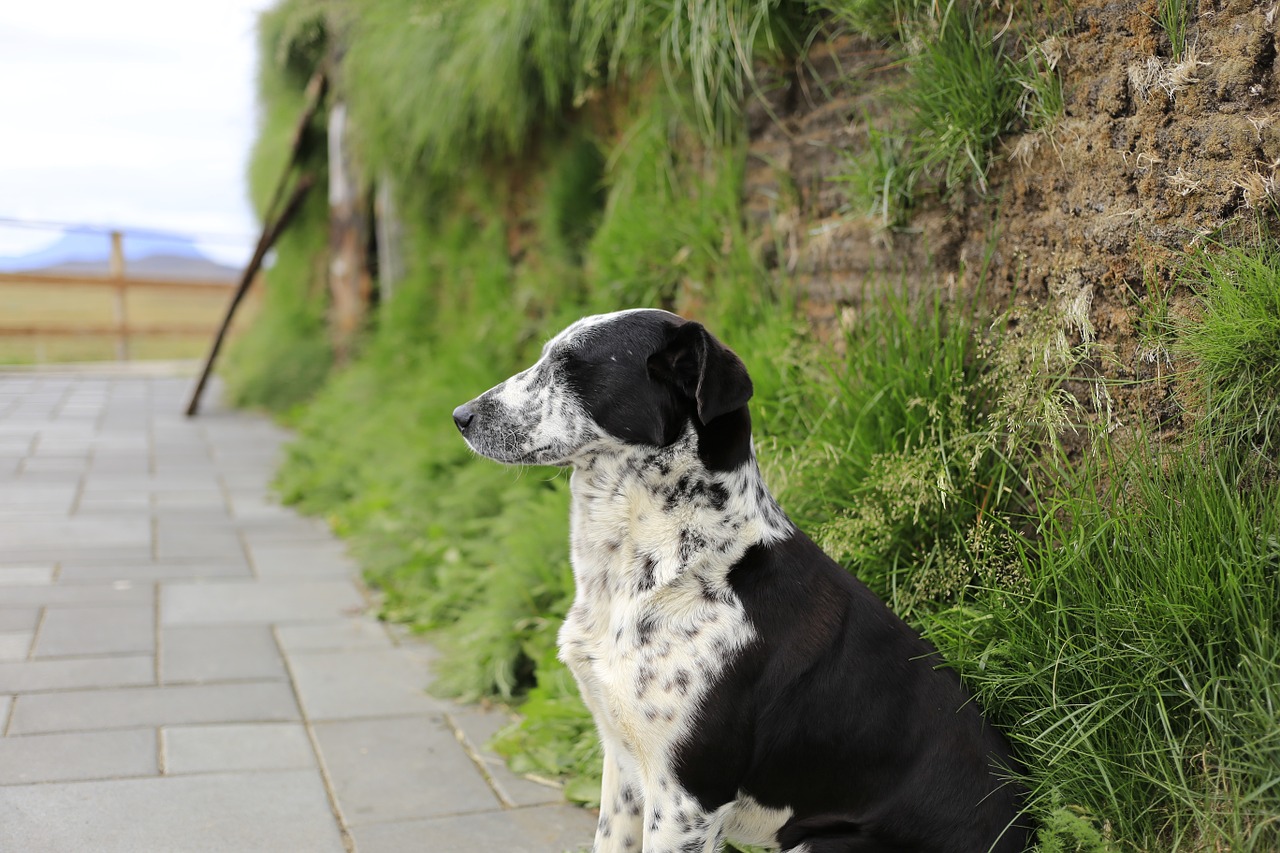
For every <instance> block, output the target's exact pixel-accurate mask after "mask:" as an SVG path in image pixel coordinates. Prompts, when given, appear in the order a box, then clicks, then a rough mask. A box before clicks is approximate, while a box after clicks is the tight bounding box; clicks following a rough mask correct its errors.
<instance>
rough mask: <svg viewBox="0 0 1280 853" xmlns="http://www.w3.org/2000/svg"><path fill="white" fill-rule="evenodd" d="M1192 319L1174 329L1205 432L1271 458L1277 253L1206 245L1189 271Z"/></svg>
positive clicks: (1279, 367)
mask: <svg viewBox="0 0 1280 853" xmlns="http://www.w3.org/2000/svg"><path fill="white" fill-rule="evenodd" d="M1184 283H1185V284H1187V285H1188V286H1189V287H1190V288H1191V289H1192V291H1193V292H1194V293H1195V294H1196V295H1197V296H1198V298H1199V302H1200V306H1201V307H1200V309H1199V310H1198V311H1197V312H1196V316H1194V317H1188V318H1186V319H1184V320H1182V321H1181V322H1180V323H1178V324H1177V335H1178V338H1179V341H1180V343H1179V345H1178V346H1177V352H1178V353H1179V354H1180V355H1182V356H1184V357H1186V358H1187V359H1189V360H1190V368H1189V370H1190V379H1191V381H1192V382H1193V383H1194V385H1195V387H1196V389H1197V390H1198V392H1199V394H1198V396H1199V397H1200V408H1201V409H1202V411H1203V413H1204V417H1205V421H1206V425H1207V427H1208V428H1209V429H1210V430H1211V431H1213V432H1215V433H1218V434H1226V435H1229V436H1231V437H1232V438H1233V440H1235V441H1237V442H1238V443H1239V444H1241V445H1243V446H1244V447H1251V448H1253V451H1254V452H1257V453H1261V454H1263V455H1265V456H1268V457H1271V458H1274V456H1275V452H1276V449H1277V446H1278V445H1277V442H1278V441H1280V250H1277V249H1276V247H1275V245H1274V244H1273V243H1271V242H1270V241H1268V242H1266V243H1265V244H1264V245H1262V246H1260V247H1211V248H1209V249H1206V250H1204V251H1202V252H1201V253H1200V254H1199V255H1198V256H1197V257H1196V258H1194V259H1193V262H1192V263H1191V264H1190V265H1189V266H1188V269H1187V271H1186V273H1185V275H1184Z"/></svg>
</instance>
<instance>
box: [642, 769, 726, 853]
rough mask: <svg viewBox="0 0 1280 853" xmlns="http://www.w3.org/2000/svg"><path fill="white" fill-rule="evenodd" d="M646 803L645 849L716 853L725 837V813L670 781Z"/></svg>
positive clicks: (646, 852) (664, 852) (661, 852)
mask: <svg viewBox="0 0 1280 853" xmlns="http://www.w3.org/2000/svg"><path fill="white" fill-rule="evenodd" d="M654 793H656V794H657V795H656V796H650V797H649V798H648V800H647V801H646V802H645V806H644V848H643V853H716V851H717V850H719V849H720V842H721V841H722V840H723V824H724V819H723V816H722V815H720V814H718V813H716V812H708V811H704V810H703V809H702V807H701V806H699V805H698V802H697V801H696V800H694V799H693V797H690V796H689V795H688V794H686V793H685V792H684V791H681V790H680V789H678V788H675V787H673V786H671V785H670V783H668V786H667V787H666V790H663V786H659V790H658V791H657V792H654Z"/></svg>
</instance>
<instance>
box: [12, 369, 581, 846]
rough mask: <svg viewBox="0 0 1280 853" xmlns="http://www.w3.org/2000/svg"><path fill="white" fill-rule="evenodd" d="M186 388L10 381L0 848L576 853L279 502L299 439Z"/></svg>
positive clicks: (575, 817)
mask: <svg viewBox="0 0 1280 853" xmlns="http://www.w3.org/2000/svg"><path fill="white" fill-rule="evenodd" d="M153 373H154V372H153ZM188 389H189V381H188V380H185V379H181V378H170V377H166V376H163V375H158V374H155V375H147V376H137V375H123V374H120V375H117V374H112V373H110V372H108V373H95V374H93V375H88V374H73V373H68V374H57V373H48V374H46V373H8V374H6V373H3V372H0V850H23V851H34V852H35V853H41V851H58V852H59V853H61V851H66V850H94V851H108V853H110V851H138V850H165V851H203V850H208V851H219V852H220V851H226V850H235V851H257V850H261V851H272V853H275V851H317V853H324V852H325V851H334V853H342V851H346V853H397V851H426V850H430V851H441V853H450V851H468V853H470V852H471V851H490V850H493V851H505V852H506V853H564V851H576V850H579V849H581V848H582V847H584V846H585V845H586V844H587V843H588V842H589V840H590V838H591V836H592V833H593V831H594V825H595V818H594V816H593V815H592V814H591V813H589V812H585V811H583V810H580V809H577V808H573V807H571V806H567V805H564V804H563V803H562V802H561V798H560V793H559V792H558V791H557V790H555V789H553V788H549V787H547V786H545V785H543V784H538V783H536V782H534V781H531V780H528V779H523V778H521V777H519V776H517V775H516V774H513V773H511V772H510V771H509V770H508V769H507V768H506V766H505V765H504V764H503V763H502V762H501V761H500V760H499V759H497V757H496V756H494V755H492V753H490V752H489V751H488V750H487V749H486V747H485V744H486V743H487V741H488V740H489V739H490V737H491V736H492V735H493V733H494V732H495V731H497V729H498V728H500V727H501V726H503V725H505V724H506V722H507V717H506V716H505V715H504V714H502V713H499V712H497V711H493V710H483V709H479V708H466V707H460V706H457V705H455V704H454V703H451V702H445V701H442V700H439V699H436V698H433V697H431V696H430V695H428V694H427V693H426V691H425V688H426V686H427V684H428V682H429V680H430V677H431V675H430V666H431V663H432V661H433V659H434V654H433V652H432V650H431V649H430V647H428V646H424V645H421V644H419V643H416V642H414V641H412V640H411V639H408V638H407V637H406V636H405V635H404V634H403V633H401V632H396V631H389V630H387V628H386V627H385V626H383V625H381V624H380V623H379V622H377V620H376V619H374V618H373V617H372V616H371V615H370V612H371V608H370V605H369V602H368V600H367V597H366V592H365V589H364V587H363V586H362V585H361V583H360V582H359V579H358V577H357V576H356V574H357V569H356V566H355V565H354V563H353V562H352V560H351V559H350V557H349V556H348V555H347V554H346V551H345V549H344V547H343V544H342V543H341V542H339V541H337V540H336V539H335V538H334V537H333V536H332V535H331V534H330V533H329V531H328V529H327V528H326V527H325V525H324V524H323V523H322V522H320V521H318V520H316V519H310V518H303V517H300V516H298V515H297V514H296V513H294V512H293V511H292V510H291V509H289V508H287V507H282V506H280V505H279V503H278V502H277V501H276V499H275V497H274V496H273V495H272V494H271V493H270V491H269V487H268V484H269V483H270V481H271V478H272V476H273V474H274V470H275V466H276V465H277V464H278V463H279V460H280V459H281V458H282V450H281V447H282V445H283V443H284V442H285V441H286V440H287V438H288V436H287V434H286V433H285V432H284V431H282V430H280V429H278V428H277V427H276V426H275V425H273V424H272V423H270V422H269V421H267V420H265V419H264V418H261V417H259V416H255V415H247V414H241V413H232V412H227V411H225V410H222V409H220V408H218V406H217V405H216V404H212V405H206V406H205V410H204V413H203V414H202V415H201V416H200V417H198V418H196V419H194V420H188V419H187V418H184V417H183V416H182V415H181V414H180V411H181V408H182V404H183V402H184V400H185V397H186V394H187V393H188Z"/></svg>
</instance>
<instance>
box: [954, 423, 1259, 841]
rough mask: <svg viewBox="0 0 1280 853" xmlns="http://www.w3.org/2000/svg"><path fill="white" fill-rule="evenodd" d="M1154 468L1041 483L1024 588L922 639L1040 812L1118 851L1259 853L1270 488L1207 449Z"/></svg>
mask: <svg viewBox="0 0 1280 853" xmlns="http://www.w3.org/2000/svg"><path fill="white" fill-rule="evenodd" d="M1153 454H1154V451H1153V450H1151V451H1149V450H1148V449H1146V448H1143V449H1141V450H1139V451H1135V452H1133V453H1132V454H1131V455H1128V456H1121V457H1118V458H1117V457H1112V458H1105V457H1093V458H1090V459H1087V460H1085V461H1084V462H1079V461H1075V462H1073V463H1072V464H1071V466H1070V468H1056V469H1054V470H1052V471H1051V472H1050V473H1051V474H1052V477H1051V479H1049V480H1048V481H1046V482H1048V483H1050V484H1051V488H1044V487H1042V488H1040V489H1038V490H1037V492H1036V493H1035V495H1034V497H1035V504H1034V507H1033V509H1034V513H1033V514H1032V515H1031V516H1030V518H1029V519H1027V524H1028V525H1029V526H1030V527H1031V530H1030V535H1029V536H1024V537H1020V545H1019V563H1020V566H1021V569H1022V572H1023V574H1024V577H1025V582H1024V583H1023V584H1021V585H1018V586H1013V587H1005V588H998V587H988V588H982V589H980V590H977V591H975V594H974V597H973V600H972V601H971V602H969V603H967V604H966V605H965V606H964V607H957V608H955V609H953V610H950V611H947V612H944V613H941V614H939V615H937V616H935V617H933V618H932V619H931V620H930V624H931V629H932V630H931V632H930V633H931V634H932V636H933V638H934V639H935V640H936V641H938V643H939V645H940V646H941V648H942V650H943V653H944V655H945V656H946V657H947V658H948V659H949V660H951V661H952V662H953V663H956V664H957V665H958V666H959V668H960V670H961V672H962V674H963V675H964V676H965V677H966V679H967V680H968V682H969V683H970V684H971V685H973V686H974V687H975V688H976V689H977V692H978V694H979V697H980V699H981V700H982V701H983V703H984V705H985V706H986V707H987V708H988V709H989V711H991V712H992V713H993V714H994V716H995V718H996V719H998V720H1000V721H1001V722H1002V723H1003V724H1004V725H1005V727H1006V730H1007V731H1008V732H1009V733H1010V734H1011V737H1012V738H1013V740H1014V743H1015V748H1016V749H1017V750H1018V752H1019V753H1020V755H1021V757H1022V759H1023V760H1024V761H1025V762H1026V763H1027V765H1028V770H1029V773H1030V776H1031V778H1032V780H1033V784H1034V786H1035V790H1036V798H1037V800H1038V802H1039V803H1040V806H1041V809H1042V810H1043V811H1044V812H1047V813H1054V812H1056V811H1062V810H1065V813H1064V814H1062V815H1060V816H1059V818H1058V819H1059V821H1060V822H1063V823H1064V824H1070V823H1071V822H1072V821H1071V820H1070V819H1069V816H1070V815H1072V814H1074V815H1075V816H1076V817H1077V818H1080V817H1081V816H1083V817H1085V818H1087V819H1088V820H1089V821H1090V822H1092V823H1094V824H1095V825H1096V826H1098V827H1103V826H1105V827H1106V829H1107V832H1106V833H1105V834H1106V836H1107V837H1108V838H1109V839H1110V842H1111V844H1114V845H1115V846H1116V847H1118V848H1119V849H1127V850H1155V849H1159V850H1258V851H1262V850H1271V849H1275V845H1276V844H1278V843H1280V722H1278V719H1280V718H1278V717H1277V710H1280V705H1277V701H1278V700H1280V571H1278V570H1280V514H1278V513H1276V512H1275V511H1274V510H1275V507H1276V506H1277V500H1278V499H1280V490H1278V489H1277V487H1276V486H1275V484H1274V483H1271V484H1266V483H1264V482H1263V481H1262V480H1261V479H1259V478H1241V477H1240V476H1239V474H1238V471H1237V470H1236V469H1235V467H1234V465H1233V463H1232V462H1231V461H1230V460H1229V459H1223V458H1222V457H1220V456H1218V455H1217V454H1216V453H1215V452H1214V451H1213V450H1212V449H1211V448H1204V455H1201V456H1199V457H1198V456H1197V455H1196V454H1189V455H1184V454H1178V455H1176V456H1172V457H1168V458H1162V457H1160V456H1156V455H1153ZM1058 461H1059V462H1063V463H1065V461H1066V460H1058ZM1086 849H1110V845H1091V846H1089V847H1087V848H1086Z"/></svg>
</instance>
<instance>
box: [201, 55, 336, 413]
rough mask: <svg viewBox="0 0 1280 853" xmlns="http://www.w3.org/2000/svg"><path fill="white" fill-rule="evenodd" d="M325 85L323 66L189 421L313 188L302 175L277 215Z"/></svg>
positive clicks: (311, 179)
mask: <svg viewBox="0 0 1280 853" xmlns="http://www.w3.org/2000/svg"><path fill="white" fill-rule="evenodd" d="M328 86H329V81H328V76H327V74H326V73H325V69H324V67H323V66H322V67H320V68H319V69H317V70H316V72H315V73H314V74H312V75H311V79H310V80H309V81H308V82H307V89H306V99H307V101H306V104H305V105H304V106H303V108H302V113H301V114H299V116H298V122H297V124H295V125H294V126H293V140H292V142H291V143H290V146H289V160H288V162H287V163H285V166H284V171H283V172H281V173H280V180H279V181H277V182H276V187H275V190H274V192H272V194H271V201H270V202H268V203H267V209H266V213H265V214H264V215H263V217H262V234H261V235H260V236H259V237H258V245H257V248H255V249H254V250H253V257H252V258H251V259H250V260H249V265H248V266H246V267H245V269H244V274H243V275H241V277H240V283H239V285H237V287H236V292H235V293H234V294H233V295H232V297H231V304H230V305H228V306H227V314H226V316H225V317H223V318H222V324H221V325H220V326H219V327H218V332H217V334H216V335H214V338H213V346H212V347H210V349H209V355H208V356H207V357H206V358H205V362H204V367H203V369H201V371H200V378H199V379H198V380H197V381H196V387H195V388H194V389H193V390H192V392H191V399H190V401H189V402H188V403H187V410H186V411H187V417H189V418H190V417H194V416H195V414H196V411H197V410H198V409H199V408H200V395H201V394H203V393H204V386H205V385H206V384H207V383H208V381H209V376H210V374H212V373H213V363H214V361H215V360H216V359H217V358H218V350H220V349H222V341H223V338H225V337H226V334H227V330H228V329H229V328H231V318H232V317H234V316H235V313H236V308H237V307H238V306H239V305H240V301H241V300H242V299H244V295H245V293H246V292H247V291H248V290H249V285H250V284H252V283H253V279H254V276H256V275H257V274H258V269H259V268H260V267H261V266H262V261H263V259H264V258H265V257H266V255H267V251H268V250H269V249H270V248H271V246H272V245H273V244H274V243H275V242H276V239H277V238H278V237H279V236H280V233H281V232H282V231H283V230H284V227H285V225H287V224H288V223H289V220H290V219H292V218H293V216H294V214H296V213H297V212H298V208H299V207H301V206H302V199H303V198H304V197H305V196H306V194H307V192H308V191H309V190H310V189H311V187H312V185H314V184H315V177H314V176H313V175H303V176H302V177H300V178H298V183H297V184H296V185H295V186H294V188H293V194H292V195H291V196H289V201H288V202H286V203H285V206H284V209H283V210H281V211H280V215H279V216H276V207H277V206H278V205H279V203H280V199H281V198H282V197H283V196H284V188H285V186H287V185H288V183H289V175H290V174H292V173H293V169H294V167H295V166H296V165H297V164H298V154H299V152H300V151H301V150H302V140H303V139H304V138H305V137H306V133H307V125H309V124H310V123H311V119H312V118H313V117H314V116H315V114H316V111H317V110H318V109H320V102H321V101H322V100H323V99H324V94H325V91H326V90H327V89H328Z"/></svg>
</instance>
